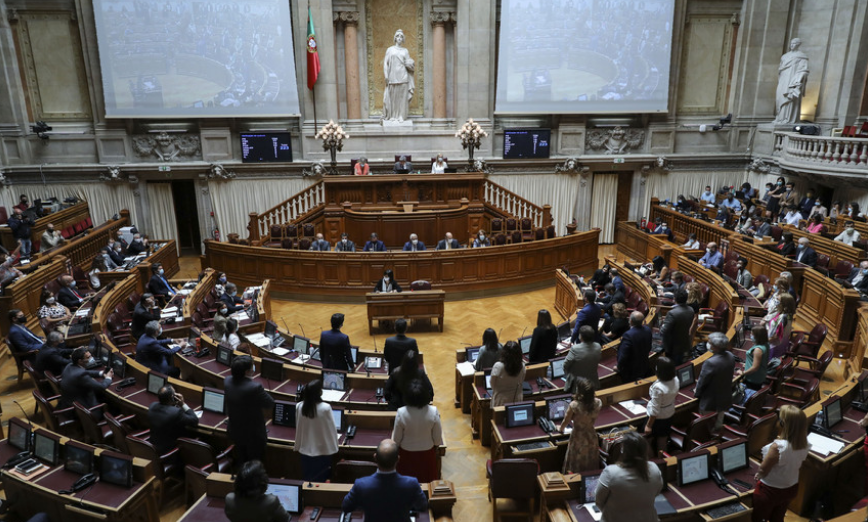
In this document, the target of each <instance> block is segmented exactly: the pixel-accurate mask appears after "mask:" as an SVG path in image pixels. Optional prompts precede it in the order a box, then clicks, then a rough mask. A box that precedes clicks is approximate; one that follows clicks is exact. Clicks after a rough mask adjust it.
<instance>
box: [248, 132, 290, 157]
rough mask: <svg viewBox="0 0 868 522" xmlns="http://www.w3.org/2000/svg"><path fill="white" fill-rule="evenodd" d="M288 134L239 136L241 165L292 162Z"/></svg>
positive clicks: (257, 133)
mask: <svg viewBox="0 0 868 522" xmlns="http://www.w3.org/2000/svg"><path fill="white" fill-rule="evenodd" d="M290 136H291V135H290V133H288V132H256V133H250V134H245V133H242V134H241V163H273V162H287V163H288V162H290V161H292V143H291V142H290Z"/></svg>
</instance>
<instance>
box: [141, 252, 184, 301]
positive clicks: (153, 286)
mask: <svg viewBox="0 0 868 522" xmlns="http://www.w3.org/2000/svg"><path fill="white" fill-rule="evenodd" d="M133 244H135V243H133ZM130 248H132V245H130ZM151 272H152V274H151V280H150V281H148V290H150V291H151V293H152V294H154V295H155V296H157V295H160V296H163V297H165V298H166V299H171V298H172V296H173V295H175V294H176V293H177V292H176V291H175V289H174V288H172V285H171V284H169V281H168V280H167V279H166V272H165V270H163V265H161V264H160V263H155V264H154V265H153V266H151Z"/></svg>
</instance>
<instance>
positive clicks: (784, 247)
mask: <svg viewBox="0 0 868 522" xmlns="http://www.w3.org/2000/svg"><path fill="white" fill-rule="evenodd" d="M778 251H779V252H780V253H781V255H782V256H790V255H795V253H796V243H795V242H792V243H789V244H785V243H781V244H780V248H779V249H778Z"/></svg>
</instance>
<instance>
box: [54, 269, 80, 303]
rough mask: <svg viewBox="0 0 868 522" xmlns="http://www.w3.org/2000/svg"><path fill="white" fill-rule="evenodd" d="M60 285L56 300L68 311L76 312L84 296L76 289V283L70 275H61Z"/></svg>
mask: <svg viewBox="0 0 868 522" xmlns="http://www.w3.org/2000/svg"><path fill="white" fill-rule="evenodd" d="M60 284H61V288H60V291H59V292H57V300H58V301H59V302H60V304H62V305H63V306H65V307H67V308H69V309H70V310H78V307H79V306H81V303H83V302H84V296H83V295H82V294H81V293H79V291H78V289H77V287H78V283H76V282H75V279H73V277H72V276H71V275H63V276H61V277H60Z"/></svg>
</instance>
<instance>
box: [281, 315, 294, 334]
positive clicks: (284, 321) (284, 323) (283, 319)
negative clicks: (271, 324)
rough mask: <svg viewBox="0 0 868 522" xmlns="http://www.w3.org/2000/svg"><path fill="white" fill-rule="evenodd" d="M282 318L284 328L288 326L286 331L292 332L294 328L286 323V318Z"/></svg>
mask: <svg viewBox="0 0 868 522" xmlns="http://www.w3.org/2000/svg"><path fill="white" fill-rule="evenodd" d="M280 320H281V321H283V326H284V328H286V333H292V330H291V329H290V328H289V325H288V324H286V319H285V318H283V317H281V318H280Z"/></svg>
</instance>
